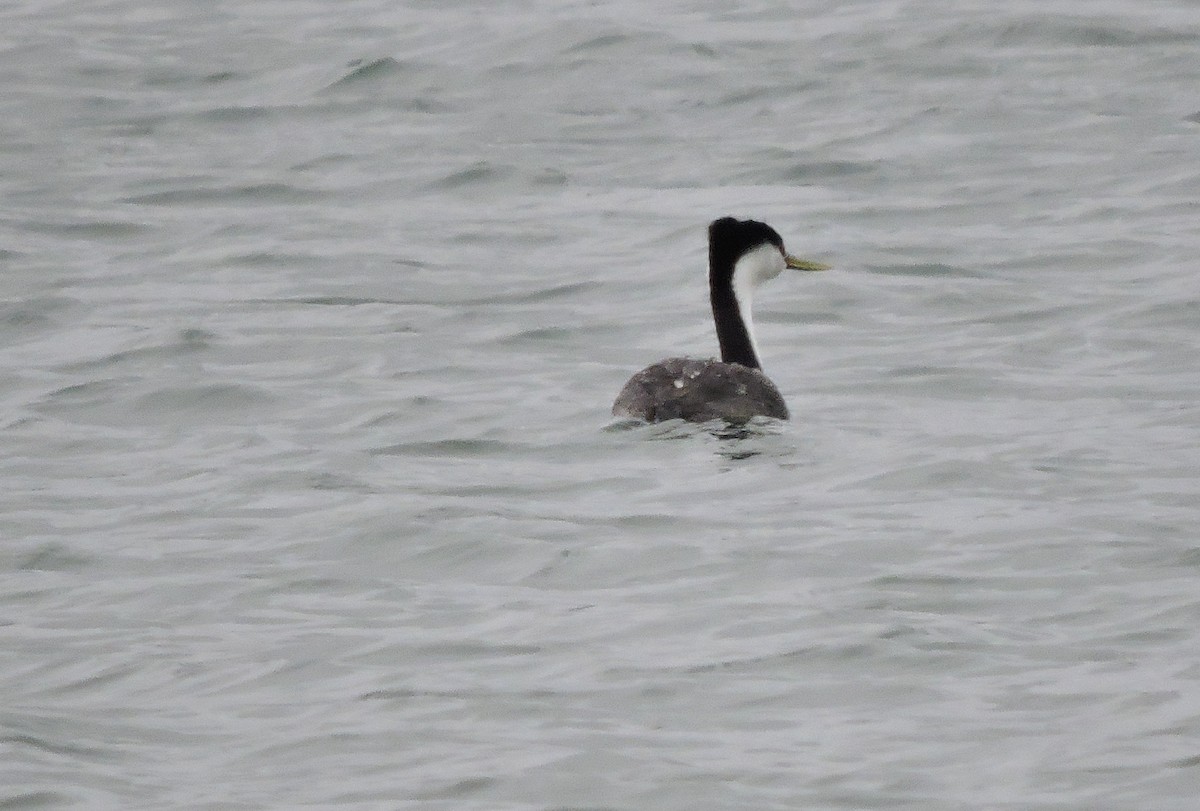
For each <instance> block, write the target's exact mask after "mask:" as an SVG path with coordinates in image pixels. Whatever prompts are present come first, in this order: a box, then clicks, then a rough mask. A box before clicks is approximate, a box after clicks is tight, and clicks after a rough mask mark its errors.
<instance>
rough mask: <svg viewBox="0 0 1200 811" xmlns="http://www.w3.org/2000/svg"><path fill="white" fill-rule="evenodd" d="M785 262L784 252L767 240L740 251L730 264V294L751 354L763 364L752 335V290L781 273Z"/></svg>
mask: <svg viewBox="0 0 1200 811" xmlns="http://www.w3.org/2000/svg"><path fill="white" fill-rule="evenodd" d="M785 267H787V265H786V264H785V262H784V259H783V254H782V253H781V252H780V250H779V249H778V248H776V247H775V246H774V245H772V244H770V243H769V242H767V243H763V244H762V245H759V246H758V247H757V248H755V249H754V250H751V251H747V252H746V253H744V254H742V257H741V258H740V259H738V260H737V262H736V263H735V264H734V266H733V297H734V298H735V299H736V300H737V306H738V312H739V313H740V314H741V316H742V323H743V324H745V325H746V335H747V336H748V337H749V338H750V347H751V348H752V349H753V350H754V356H755V357H756V358H758V362H759V363H760V364H761V363H762V353H761V352H759V351H758V340H757V339H756V338H755V336H754V316H753V314H752V313H753V310H754V289H755V288H756V287H758V286H759V285H760V284H762V283H763V282H765V281H769V280H771V279H774V278H775V277H776V276H778V275H779V274H780V273H782V272H783V270H784V268H785Z"/></svg>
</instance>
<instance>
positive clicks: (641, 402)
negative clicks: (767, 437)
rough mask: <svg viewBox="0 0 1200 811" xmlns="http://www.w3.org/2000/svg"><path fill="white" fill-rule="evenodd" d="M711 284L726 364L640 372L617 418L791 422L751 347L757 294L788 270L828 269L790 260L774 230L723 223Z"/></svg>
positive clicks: (693, 363)
mask: <svg viewBox="0 0 1200 811" xmlns="http://www.w3.org/2000/svg"><path fill="white" fill-rule="evenodd" d="M708 241H709V242H708V264H709V269H708V281H709V295H710V298H711V301H712V310H713V321H714V322H715V324H716V328H717V340H718V342H719V343H720V345H721V360H719V361H718V360H711V359H710V360H697V359H692V358H667V359H666V360H663V361H660V362H658V363H656V364H654V365H652V366H647V367H646V368H645V369H643V370H642V371H640V372H638V373H637V374H635V375H634V376H633V377H631V378H630V379H629V382H628V383H626V384H625V387H624V388H622V389H621V393H620V394H619V395H617V399H616V402H614V403H613V409H612V411H613V415H614V416H617V417H623V418H628V419H639V420H645V421H646V422H662V421H664V420H672V419H683V420H687V421H689V422H707V421H709V420H716V419H719V420H724V421H726V422H729V423H734V424H741V423H744V422H746V421H747V420H749V419H750V418H752V417H757V416H762V417H774V418H775V419H781V420H785V419H787V418H788V409H787V404H786V403H785V402H784V401H783V395H781V394H780V393H779V389H777V388H776V387H775V384H774V383H772V382H771V380H770V378H768V377H767V376H766V375H765V374H764V373H763V371H762V365H761V364H760V363H759V359H758V347H757V344H756V343H755V341H754V327H753V320H752V318H751V298H752V295H753V292H754V288H755V287H757V286H758V285H759V284H760V283H761V282H764V281H767V280H769V279H773V278H775V277H776V276H778V275H779V274H780V273H782V272H783V270H784V269H785V268H789V267H790V268H795V269H798V270H824V269H825V268H826V267H827V266H826V265H822V264H820V263H817V262H808V261H805V260H801V259H796V258H795V257H793V256H789V255H788V254H787V252H786V251H784V248H783V239H782V238H781V237H780V236H779V234H778V233H777V232H776V231H775V229H773V228H771V227H770V226H769V225H766V224H764V223H761V222H756V221H755V220H735V219H733V218H732V217H723V218H721V219H719V220H714V221H713V223H712V224H711V225H709V228H708Z"/></svg>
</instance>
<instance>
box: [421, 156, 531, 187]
mask: <svg viewBox="0 0 1200 811" xmlns="http://www.w3.org/2000/svg"><path fill="white" fill-rule="evenodd" d="M511 176H512V167H510V166H495V165H494V164H492V163H490V162H489V161H476V162H475V163H473V164H471V165H470V166H468V167H466V168H465V169H459V170H458V171H456V172H452V173H450V174H448V175H446V176H445V177H443V178H441V179H440V180H438V181H436V182H434V183H433V184H431V185H432V187H433V188H436V189H442V190H446V191H450V190H454V189H461V188H464V187H467V186H480V185H484V184H487V183H495V182H497V181H500V180H503V179H505V178H507V177H511Z"/></svg>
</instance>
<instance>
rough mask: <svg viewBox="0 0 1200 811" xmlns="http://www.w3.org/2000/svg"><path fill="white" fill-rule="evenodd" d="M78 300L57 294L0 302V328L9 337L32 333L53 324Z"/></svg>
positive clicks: (75, 305)
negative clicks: (7, 333) (8, 334)
mask: <svg viewBox="0 0 1200 811" xmlns="http://www.w3.org/2000/svg"><path fill="white" fill-rule="evenodd" d="M77 306H78V302H77V301H75V300H74V299H69V298H62V297H57V296H43V297H39V298H33V299H28V300H25V301H6V302H2V303H0V330H2V331H5V332H9V333H10V337H13V338H18V337H21V336H26V335H32V334H35V333H38V332H40V331H41V330H44V329H46V328H49V327H52V326H55V325H56V324H58V323H59V321H60V320H61V319H62V318H63V316H64V315H65V314H66V313H68V312H70V311H71V310H74V309H75V308H76V307H77Z"/></svg>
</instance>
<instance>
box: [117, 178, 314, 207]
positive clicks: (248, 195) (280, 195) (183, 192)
mask: <svg viewBox="0 0 1200 811" xmlns="http://www.w3.org/2000/svg"><path fill="white" fill-rule="evenodd" d="M323 197H324V195H323V194H321V193H319V192H315V191H311V190H309V189H301V188H299V187H297V186H293V185H291V184H290V183H254V184H249V185H231V186H225V187H220V188H196V189H173V190H170V191H161V192H153V193H151V194H140V195H135V196H133V197H125V198H122V200H121V202H122V203H131V204H133V205H146V206H189V205H197V204H204V203H300V202H312V201H314V200H320V199H323Z"/></svg>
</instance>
